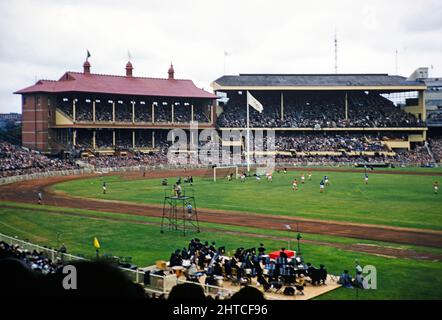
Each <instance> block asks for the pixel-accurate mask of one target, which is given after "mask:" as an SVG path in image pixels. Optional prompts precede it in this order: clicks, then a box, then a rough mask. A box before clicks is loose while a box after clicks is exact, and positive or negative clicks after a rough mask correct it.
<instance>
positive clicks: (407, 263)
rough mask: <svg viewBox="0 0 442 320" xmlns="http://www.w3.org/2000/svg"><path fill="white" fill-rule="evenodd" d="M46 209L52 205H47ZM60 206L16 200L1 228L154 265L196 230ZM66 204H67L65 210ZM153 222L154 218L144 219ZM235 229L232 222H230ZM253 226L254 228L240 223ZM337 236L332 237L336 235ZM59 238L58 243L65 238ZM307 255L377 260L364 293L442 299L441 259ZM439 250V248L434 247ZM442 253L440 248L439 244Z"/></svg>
mask: <svg viewBox="0 0 442 320" xmlns="http://www.w3.org/2000/svg"><path fill="white" fill-rule="evenodd" d="M42 209H47V210H46V211H45V210H42ZM59 210H61V209H60V208H56V207H46V206H45V207H39V206H33V205H26V206H22V205H14V208H4V207H0V232H1V233H4V234H8V235H11V236H17V237H19V238H21V239H28V240H30V241H32V242H34V243H38V244H40V245H47V246H50V247H55V246H56V245H57V233H59V234H61V237H60V242H59V243H61V242H63V243H65V244H66V246H67V248H68V250H69V252H70V253H73V254H77V255H82V256H86V257H93V255H94V248H93V246H92V239H93V237H95V236H96V237H98V238H99V240H100V244H101V247H102V248H101V252H102V254H112V255H118V256H122V257H127V256H131V257H132V261H133V262H134V263H136V264H138V265H140V266H144V265H149V264H152V263H154V262H155V261H156V260H158V259H166V260H167V259H168V258H169V255H170V253H171V252H172V251H173V250H174V249H175V248H181V247H183V246H185V245H186V244H187V242H188V240H189V239H190V238H191V237H193V236H195V235H196V234H189V235H188V236H187V237H183V236H182V235H181V234H178V233H174V232H170V233H165V234H160V233H159V226H158V223H159V219H156V218H146V217H133V218H132V219H130V220H131V221H118V219H117V218H119V217H120V218H123V217H124V218H127V217H126V216H124V215H118V214H111V213H101V214H102V215H103V218H100V217H98V218H97V217H94V218H91V216H90V215H91V214H96V213H94V212H89V211H87V210H80V211H76V210H72V212H73V213H74V212H75V213H76V214H78V216H66V215H62V214H58V213H57V211H59ZM64 210H65V209H64V208H63V211H64ZM105 217H112V218H114V219H115V220H113V221H109V220H107V219H104V218H105ZM146 222H149V223H151V224H144V223H146ZM202 227H203V232H202V233H200V234H198V237H199V238H201V239H204V240H206V239H207V240H208V241H212V240H214V241H216V242H217V244H218V245H226V248H227V250H234V249H235V248H236V247H238V246H243V247H256V246H257V245H258V244H259V242H261V241H263V242H264V243H265V245H266V247H267V248H268V249H269V250H272V249H278V248H280V247H281V246H285V245H286V242H285V241H282V240H281V241H278V240H274V239H269V238H267V239H266V238H264V239H262V238H260V239H256V238H252V237H247V236H231V235H229V234H226V233H225V232H224V231H223V230H225V229H226V227H225V226H220V225H219V226H217V225H215V224H211V225H210V227H211V228H213V229H212V230H210V231H204V228H207V227H209V226H208V225H204V224H203V225H202ZM229 229H230V227H229ZM236 229H238V230H242V231H250V230H248V228H236ZM261 231H262V232H263V233H265V234H267V235H269V236H270V235H275V234H281V235H283V232H275V231H271V230H261ZM304 237H305V238H306V239H317V237H319V238H318V239H322V240H323V239H324V238H323V237H322V238H321V236H316V235H304ZM334 238H335V237H327V240H328V241H334ZM336 241H338V242H347V243H351V242H360V241H357V240H355V239H345V238H336ZM59 243H58V244H59ZM302 251H303V254H304V256H305V258H306V260H308V261H311V262H313V263H314V264H319V263H324V264H325V265H326V266H327V268H328V270H329V272H332V273H339V272H342V270H343V269H349V270H350V271H352V270H353V268H354V260H355V259H356V258H357V259H359V261H360V262H361V264H363V265H367V264H370V265H374V266H375V267H376V268H377V272H378V289H377V290H366V291H359V298H360V299H441V298H442V290H441V289H440V288H442V266H441V263H440V262H437V261H414V260H410V259H396V258H388V257H381V256H376V255H371V254H363V253H358V252H350V251H346V250H342V249H338V248H333V247H328V246H318V245H312V244H302ZM433 251H434V250H433ZM437 251H438V252H439V253H440V250H437ZM355 297H356V296H355V290H351V289H338V290H335V291H333V292H330V293H328V294H326V295H324V296H321V297H319V299H355Z"/></svg>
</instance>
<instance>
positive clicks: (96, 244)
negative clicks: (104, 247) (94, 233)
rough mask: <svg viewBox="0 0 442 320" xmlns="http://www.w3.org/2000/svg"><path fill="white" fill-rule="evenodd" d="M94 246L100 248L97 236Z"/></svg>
mask: <svg viewBox="0 0 442 320" xmlns="http://www.w3.org/2000/svg"><path fill="white" fill-rule="evenodd" d="M94 248H95V249H97V250H98V249H100V242H98V239H97V237H94Z"/></svg>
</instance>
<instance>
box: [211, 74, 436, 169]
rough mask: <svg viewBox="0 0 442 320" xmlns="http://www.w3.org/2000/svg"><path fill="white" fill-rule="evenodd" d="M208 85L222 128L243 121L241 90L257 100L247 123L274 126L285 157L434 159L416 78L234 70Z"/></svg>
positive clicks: (335, 160) (240, 126)
mask: <svg viewBox="0 0 442 320" xmlns="http://www.w3.org/2000/svg"><path fill="white" fill-rule="evenodd" d="M212 87H213V89H214V91H215V93H216V94H217V95H218V97H219V100H218V101H219V105H218V107H217V126H218V128H219V130H220V131H221V132H222V131H223V130H244V129H245V128H246V119H247V116H246V103H247V98H246V92H247V91H249V92H250V93H251V94H252V95H253V96H254V97H255V98H256V99H257V100H259V101H260V102H261V103H262V105H263V107H264V108H263V112H262V113H259V112H258V111H256V110H254V109H252V108H250V128H251V129H252V130H265V129H271V130H273V131H275V135H276V141H275V144H276V153H277V158H278V159H280V160H282V161H283V162H293V163H306V162H307V163H312V162H313V163H314V162H320V163H323V164H330V163H359V162H379V163H386V162H396V163H401V164H403V163H407V162H409V161H412V162H414V163H419V164H427V163H431V162H433V161H434V157H433V155H432V154H431V151H430V150H429V146H428V144H427V143H426V140H427V126H426V108H425V90H426V86H425V84H424V83H422V82H420V81H412V80H408V79H407V78H404V77H401V76H390V75H388V74H239V75H237V76H234V75H226V76H222V77H220V78H219V79H217V80H215V81H214V82H213V83H212ZM223 143H225V144H227V143H228V142H223Z"/></svg>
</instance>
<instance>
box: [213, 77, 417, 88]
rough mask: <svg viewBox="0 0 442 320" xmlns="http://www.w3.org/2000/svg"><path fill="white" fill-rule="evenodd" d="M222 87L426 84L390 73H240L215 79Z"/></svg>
mask: <svg viewBox="0 0 442 320" xmlns="http://www.w3.org/2000/svg"><path fill="white" fill-rule="evenodd" d="M214 84H215V85H218V86H221V87H248V86H249V87H322V86H323V87H348V86H350V87H377V86H379V87H386V86H387V87H388V86H392V87H408V86H421V87H425V84H423V83H421V82H416V81H407V79H406V78H404V77H401V76H390V75H388V74H239V75H237V76H232V75H227V76H222V77H220V78H218V79H216V80H215V81H214Z"/></svg>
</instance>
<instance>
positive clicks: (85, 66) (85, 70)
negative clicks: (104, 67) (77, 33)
mask: <svg viewBox="0 0 442 320" xmlns="http://www.w3.org/2000/svg"><path fill="white" fill-rule="evenodd" d="M83 73H87V74H89V73H91V64H90V63H89V61H87V59H86V61H85V62H84V63H83Z"/></svg>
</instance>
